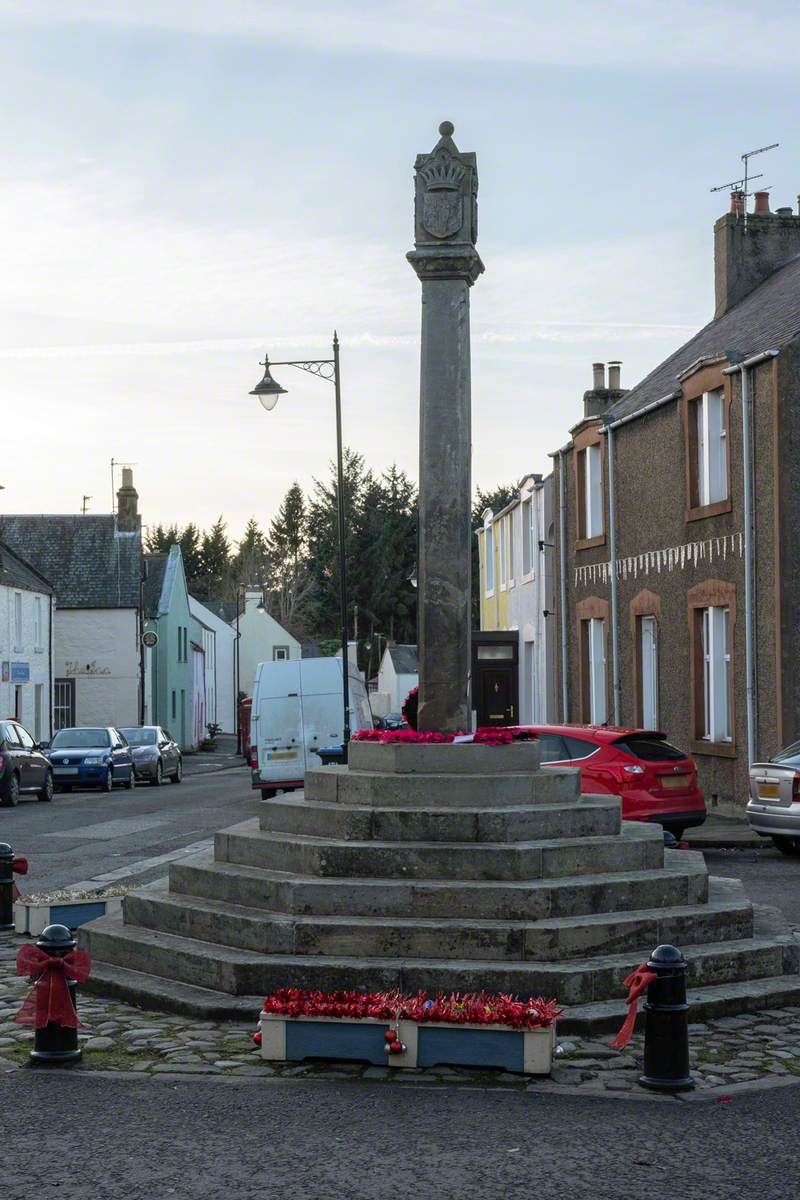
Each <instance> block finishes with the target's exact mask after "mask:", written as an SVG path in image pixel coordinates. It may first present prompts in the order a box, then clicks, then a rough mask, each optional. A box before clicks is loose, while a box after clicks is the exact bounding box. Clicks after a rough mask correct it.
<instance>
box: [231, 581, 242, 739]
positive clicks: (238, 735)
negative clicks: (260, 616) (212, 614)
mask: <svg viewBox="0 0 800 1200" xmlns="http://www.w3.org/2000/svg"><path fill="white" fill-rule="evenodd" d="M241 590H242V585H241V584H240V583H239V584H237V585H236V664H235V665H236V670H235V671H234V675H235V679H234V689H233V710H234V715H235V717H236V753H237V754H241V753H242V726H241V721H240V719H239V601H240V599H241Z"/></svg>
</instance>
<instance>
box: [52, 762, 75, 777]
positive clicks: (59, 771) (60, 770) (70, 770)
mask: <svg viewBox="0 0 800 1200" xmlns="http://www.w3.org/2000/svg"><path fill="white" fill-rule="evenodd" d="M53 774H54V775H77V774H78V768H77V767H60V766H59V765H58V763H56V764H55V766H54V767H53Z"/></svg>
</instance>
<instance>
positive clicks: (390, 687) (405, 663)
mask: <svg viewBox="0 0 800 1200" xmlns="http://www.w3.org/2000/svg"><path fill="white" fill-rule="evenodd" d="M418 683H419V674H418V667H417V647H416V646H408V645H400V646H387V647H386V649H385V650H384V652H383V658H382V659H381V665H380V667H379V668H378V696H379V697H381V698H382V699H383V698H384V697H386V699H385V700H384V706H386V713H384V714H382V715H384V716H385V715H386V714H388V713H397V712H400V711H401V710H402V707H403V704H404V703H405V699H406V696H407V695H408V693H409V692H410V691H411V689H412V688H415V687H417V685H418Z"/></svg>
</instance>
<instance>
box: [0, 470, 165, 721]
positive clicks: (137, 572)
mask: <svg viewBox="0 0 800 1200" xmlns="http://www.w3.org/2000/svg"><path fill="white" fill-rule="evenodd" d="M122 477H123V482H122V487H121V488H120V489H119V491H118V492H117V498H118V509H117V512H116V513H111V514H109V515H107V516H106V515H100V514H95V513H89V514H86V515H82V516H72V515H62V514H45V515H24V516H14V515H7V516H4V517H3V520H2V534H1V536H2V539H3V541H5V542H7V543H8V545H9V546H10V547H11V549H12V550H13V551H14V552H15V553H16V554H18V555H20V556H22V557H23V558H24V559H25V561H27V562H28V563H29V564H30V565H31V566H32V567H33V568H34V570H36V571H38V572H39V573H40V574H41V575H43V576H44V578H45V579H47V580H48V581H49V582H50V584H51V585H52V588H53V591H54V593H55V600H56V609H55V615H54V620H53V729H54V730H57V729H62V728H63V727H64V726H66V725H121V726H124V725H138V724H139V723H140V721H141V719H142V716H141V714H142V674H143V672H142V644H141V634H142V537H141V526H140V521H139V516H138V510H137V500H138V496H137V493H136V490H135V488H134V486H133V477H132V472H131V470H130V469H129V468H125V469H124V470H123V472H122Z"/></svg>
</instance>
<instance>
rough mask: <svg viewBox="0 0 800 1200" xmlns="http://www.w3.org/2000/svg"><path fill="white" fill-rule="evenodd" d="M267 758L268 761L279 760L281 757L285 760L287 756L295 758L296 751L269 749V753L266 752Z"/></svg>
mask: <svg viewBox="0 0 800 1200" xmlns="http://www.w3.org/2000/svg"><path fill="white" fill-rule="evenodd" d="M267 758H268V760H269V761H270V762H275V761H276V760H281V759H282V760H285V759H287V758H297V751H296V750H270V751H269V753H268V754H267Z"/></svg>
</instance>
